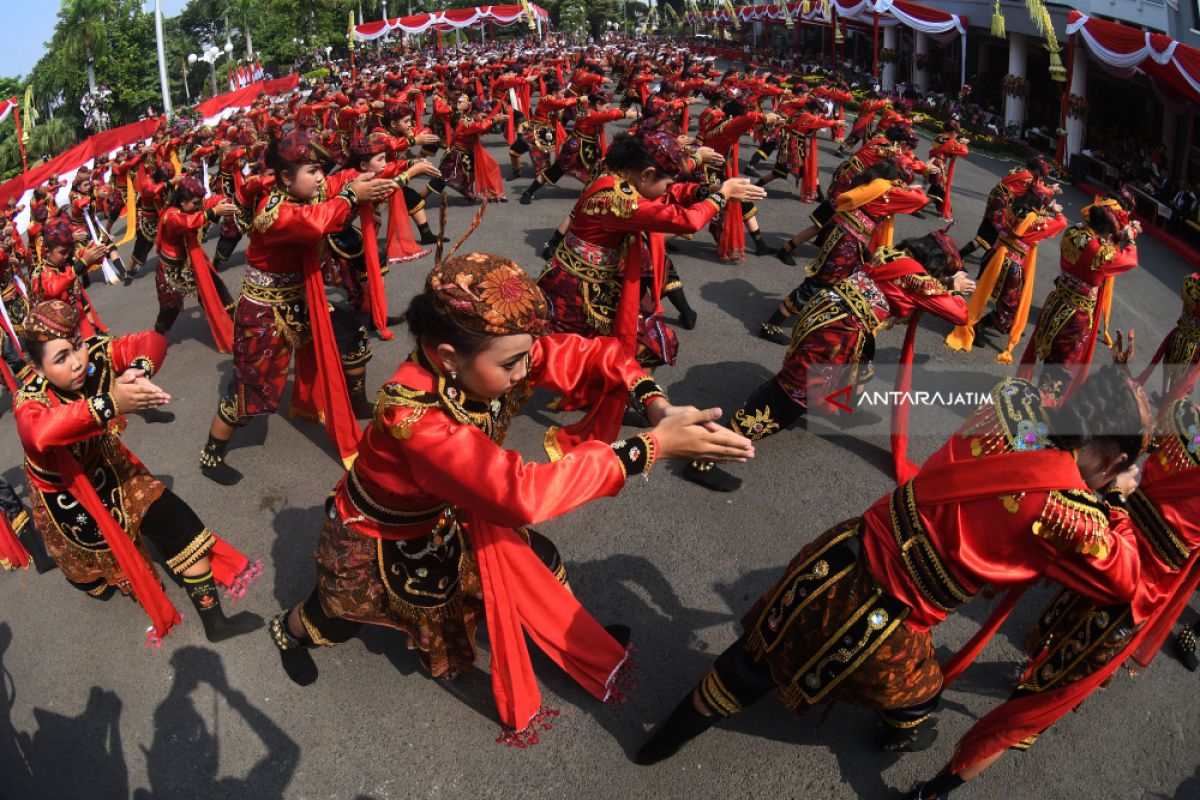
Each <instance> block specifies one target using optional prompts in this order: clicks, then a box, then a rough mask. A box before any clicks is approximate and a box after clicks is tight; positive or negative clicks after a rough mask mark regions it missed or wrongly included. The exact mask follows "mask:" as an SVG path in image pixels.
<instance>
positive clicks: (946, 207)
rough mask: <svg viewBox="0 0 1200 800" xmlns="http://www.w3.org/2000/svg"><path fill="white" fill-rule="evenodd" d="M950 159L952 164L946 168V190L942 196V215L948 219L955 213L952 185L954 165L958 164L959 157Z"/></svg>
mask: <svg viewBox="0 0 1200 800" xmlns="http://www.w3.org/2000/svg"><path fill="white" fill-rule="evenodd" d="M949 161H950V166H949V167H947V169H946V192H945V195H944V196H943V197H942V216H943V217H945V218H946V219H950V217H951V214H952V213H953V212H952V211H951V210H950V187H951V186H953V185H954V167H955V165H957V164H958V158H957V157H956V156H950V158H949Z"/></svg>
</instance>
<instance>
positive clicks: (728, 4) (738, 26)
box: [725, 0, 742, 31]
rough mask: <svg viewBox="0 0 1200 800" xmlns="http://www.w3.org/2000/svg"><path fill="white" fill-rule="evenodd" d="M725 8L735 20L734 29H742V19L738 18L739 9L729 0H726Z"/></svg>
mask: <svg viewBox="0 0 1200 800" xmlns="http://www.w3.org/2000/svg"><path fill="white" fill-rule="evenodd" d="M725 10H726V11H727V12H728V13H729V16H730V18H731V19H732V20H733V29H734V30H735V31H740V30H741V29H742V21H741V19H739V18H738V15H737V11H735V10H734V8H733V3H731V2H729V0H725Z"/></svg>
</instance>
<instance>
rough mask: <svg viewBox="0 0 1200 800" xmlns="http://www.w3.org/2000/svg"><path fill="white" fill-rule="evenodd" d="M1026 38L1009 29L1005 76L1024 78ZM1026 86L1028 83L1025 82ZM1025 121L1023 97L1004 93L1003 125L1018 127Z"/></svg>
mask: <svg viewBox="0 0 1200 800" xmlns="http://www.w3.org/2000/svg"><path fill="white" fill-rule="evenodd" d="M1027 42H1028V40H1027V39H1026V38H1025V35H1024V34H1022V33H1015V32H1012V31H1010V32H1009V34H1008V75H1006V76H1005V77H1010V76H1011V77H1012V78H1019V79H1021V80H1022V81H1024V80H1025V62H1026V44H1027ZM1026 86H1028V84H1026ZM1024 123H1025V97H1024V96H1021V95H1011V94H1008V93H1005V95H1004V125H1005V127H1008V126H1009V125H1016V126H1017V127H1018V128H1019V127H1020V126H1022V125H1023V124H1024Z"/></svg>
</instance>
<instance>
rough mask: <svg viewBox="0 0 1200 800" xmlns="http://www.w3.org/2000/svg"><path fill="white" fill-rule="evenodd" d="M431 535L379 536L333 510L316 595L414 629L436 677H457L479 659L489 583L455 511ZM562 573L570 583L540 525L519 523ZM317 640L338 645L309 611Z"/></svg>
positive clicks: (362, 616)
mask: <svg viewBox="0 0 1200 800" xmlns="http://www.w3.org/2000/svg"><path fill="white" fill-rule="evenodd" d="M443 521H444V524H439V526H438V527H436V528H435V529H434V530H433V531H431V532H430V533H429V534H428V535H426V536H424V537H419V538H417V539H410V540H404V541H396V540H390V539H377V538H375V537H372V536H367V535H364V534H361V533H357V532H355V531H354V530H353V529H351V528H349V527H347V526H346V525H345V524H344V523H343V522H342V521H341V519H339V518H338V516H337V514H336V513H333V514H330V515H327V516H326V519H325V527H324V529H323V530H322V531H321V539H320V542H319V543H318V545H317V553H316V561H317V597H318V599H319V601H320V604H321V610H322V611H324V612H325V614H327V615H328V616H329V617H332V618H340V619H344V620H349V621H351V622H358V623H366V624H370V625H383V626H386V627H389V628H396V629H398V630H401V631H404V632H405V633H407V634H408V635H409V636H410V637H411V638H412V640H413V643H414V644H415V645H416V647H417V650H418V651H419V653H420V657H421V662H422V664H424V666H425V668H426V669H428V670H429V673H430V674H431V675H432V676H433V677H435V678H452V677H454V676H455V675H457V674H458V673H460V672H462V671H463V670H464V669H466V668H467V667H469V666H470V665H471V664H473V663H474V662H475V658H476V655H477V652H478V651H477V648H476V646H475V631H476V629H477V628H478V626H479V622H480V620H482V619H483V618H484V606H483V588H482V585H481V583H480V579H479V567H478V565H477V564H476V562H475V553H474V551H473V549H472V547H471V543H470V541H469V540H468V539H467V538H466V537H465V536H463V535H462V531H461V529H460V528H459V527H458V525H457V523H456V522H455V520H454V517H453V513H452V512H448V513H447V514H446V515H445V516H444V517H443ZM518 533H520V534H521V535H522V537H523V538H524V539H525V540H526V541H528V542H530V543H531V546H532V547H533V549H534V551H535V552H536V553H537V554H538V556H539V558H541V559H542V561H543V562H545V563H546V564H547V566H549V567H550V569H551V570H552V571H553V572H554V574H555V577H557V578H558V579H559V581H561V582H562V583H564V584H566V582H567V581H566V569H565V567H564V566H563V565H562V562H561V559H560V558H559V556H558V551H557V549H555V548H554V546H553V544H552V543H550V541H549V540H548V539H546V538H545V537H544V536H541V535H540V534H538V533H536V532H535V531H526V530H522V529H518ZM301 620H302V621H303V622H304V625H305V629H306V630H307V632H308V634H309V636H310V637H311V639H312V640H313V641H314V642H316V643H317V644H320V645H327V646H328V645H334V644H337V642H335V641H331V640H330V639H329V638H328V637H326V636H323V635H322V634H321V631H320V623H319V621H317V620H310V619H308V616H307V615H306V614H305V613H304V612H303V611H302V612H301Z"/></svg>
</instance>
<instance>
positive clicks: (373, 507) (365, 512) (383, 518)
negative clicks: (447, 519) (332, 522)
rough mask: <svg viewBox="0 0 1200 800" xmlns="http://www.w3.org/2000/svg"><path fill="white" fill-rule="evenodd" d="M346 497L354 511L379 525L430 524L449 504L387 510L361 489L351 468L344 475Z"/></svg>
mask: <svg viewBox="0 0 1200 800" xmlns="http://www.w3.org/2000/svg"><path fill="white" fill-rule="evenodd" d="M346 497H347V498H348V499H349V500H350V503H351V505H353V506H354V510H355V511H357V512H358V513H359V514H361V515H362V516H363V517H365V518H366V519H368V520H370V521H371V522H374V523H376V524H379V525H419V524H421V523H422V522H432V521H434V520H436V519H437V518H438V517H440V516H442V515H443V514H444V513H445V512H446V511H447V510H448V509H449V507H450V504H449V503H439V504H438V505H436V506H433V507H432V508H420V509H412V510H408V509H400V508H389V507H388V506H385V505H383V504H382V503H378V502H376V501H375V499H374V498H372V497H371V495H370V494H369V493H368V492H367V490H366V489H364V488H363V485H362V483H361V482H360V481H359V478H358V472H357V471H356V470H355V468H353V467H351V469H350V471H349V472H347V473H346Z"/></svg>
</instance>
